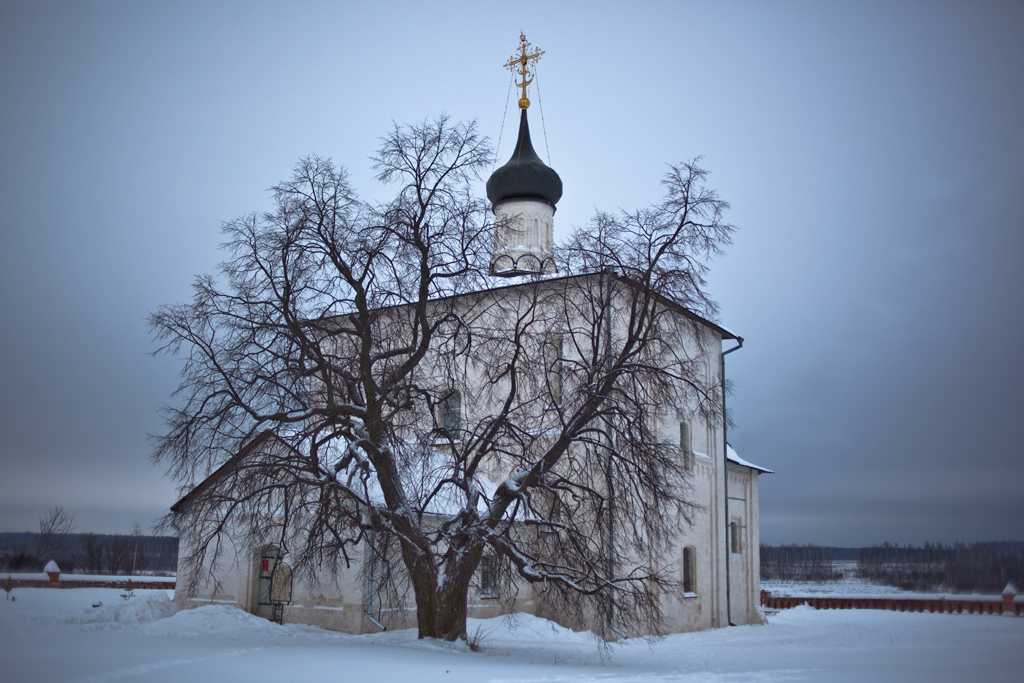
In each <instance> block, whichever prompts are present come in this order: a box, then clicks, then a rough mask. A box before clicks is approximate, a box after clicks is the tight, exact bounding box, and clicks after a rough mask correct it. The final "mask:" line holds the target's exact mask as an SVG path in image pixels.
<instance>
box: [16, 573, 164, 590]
mask: <svg viewBox="0 0 1024 683" xmlns="http://www.w3.org/2000/svg"><path fill="white" fill-rule="evenodd" d="M3 578H4V577H2V576H0V581H2V580H3ZM127 583H128V582H127V580H124V579H120V580H118V581H57V582H51V581H47V580H46V579H12V580H11V584H12V585H13V586H14V587H15V588H120V589H121V590H124V589H125V586H126V584H127ZM174 586H175V582H174V581H133V582H132V588H134V589H135V590H141V589H143V588H152V589H153V590H158V589H162V590H174Z"/></svg>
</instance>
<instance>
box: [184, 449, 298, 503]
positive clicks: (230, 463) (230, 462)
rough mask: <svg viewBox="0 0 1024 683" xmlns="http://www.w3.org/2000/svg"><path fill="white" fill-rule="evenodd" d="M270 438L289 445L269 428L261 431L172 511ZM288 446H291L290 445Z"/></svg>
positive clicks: (192, 498) (235, 467) (215, 480)
mask: <svg viewBox="0 0 1024 683" xmlns="http://www.w3.org/2000/svg"><path fill="white" fill-rule="evenodd" d="M270 439H275V440H277V441H279V442H280V443H282V444H284V445H286V446H287V444H285V443H284V442H283V441H281V440H280V439H278V438H277V435H275V434H274V433H273V432H272V431H270V430H269V429H268V430H266V431H264V432H260V433H259V434H257V435H256V437H255V438H254V439H253V440H252V441H250V442H249V443H247V444H245V445H244V446H242V448H241V449H240V450H239V451H238V452H237V453H235V454H234V455H232V456H231V457H230V458H228V460H227V462H225V463H224V464H223V465H221V466H220V467H218V468H217V469H215V470H214V471H213V472H212V473H211V474H210V476H208V477H206V478H205V479H203V480H202V481H201V482H199V484H197V485H196V487H195V488H193V489H192V490H191V491H189V492H188V493H186V494H185V495H184V496H182V497H181V499H179V500H178V502H176V503H175V504H174V505H172V506H171V512H180V511H181V510H182V509H184V507H185V506H187V505H188V504H189V503H191V502H192V501H193V500H195V499H196V498H197V497H198V496H199V495H200V494H201V493H203V492H205V491H207V490H209V489H210V487H212V486H213V485H214V484H216V483H217V482H218V481H220V480H221V479H223V478H224V477H226V476H227V475H229V474H231V473H232V472H234V471H235V470H237V469H238V466H239V465H240V464H241V462H242V460H244V459H245V458H246V456H248V455H249V454H250V453H252V452H253V451H255V450H256V449H257V448H259V447H260V446H262V445H263V444H265V443H266V442H267V441H269V440H270ZM288 447H289V448H291V447H290V446H288Z"/></svg>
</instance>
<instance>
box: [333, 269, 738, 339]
mask: <svg viewBox="0 0 1024 683" xmlns="http://www.w3.org/2000/svg"><path fill="white" fill-rule="evenodd" d="M601 275H604V276H606V277H607V276H609V275H610V276H611V277H614V278H615V280H616V281H617V282H621V283H623V284H626V285H628V286H630V287H633V288H634V289H638V290H642V289H643V284H642V283H640V282H638V281H637V280H635V279H633V278H631V277H627V276H625V275H619V274H618V273H616V272H608V271H606V272H604V273H602V272H592V273H575V274H572V275H560V276H558V277H550V278H543V279H538V280H530V281H528V282H516V283H512V284H507V285H499V286H497V287H487V288H484V289H477V290H474V291H472V292H465V293H463V294H449V295H447V296H439V297H437V298H436V299H430V301H431V302H439V301H449V300H451V299H458V298H460V297H464V296H478V295H481V294H487V293H489V292H500V291H504V290H508V289H515V288H517V287H527V286H530V285H536V284H549V283H558V282H568V281H569V280H582V279H586V278H592V277H599V276H601ZM495 279H497V278H495ZM653 295H654V297H655V298H656V299H657V300H658V301H659V302H661V303H662V304H663V305H665V306H668V307H670V308H672V309H673V310H674V311H676V312H677V313H680V314H682V315H683V316H685V317H687V318H689V319H690V320H693V321H695V322H698V323H700V324H701V325H704V326H705V327H708V328H710V329H712V330H714V331H715V332H717V333H718V334H720V335H721V336H722V339H733V340H740V339H742V337H740V336H739V335H737V334H735V333H733V332H732V331H731V330H728V329H726V328H724V327H722V326H721V325H719V324H718V323H714V322H711V321H710V320H708V319H707V318H705V317H703V316H701V315H699V314H697V313H694V312H693V311H691V310H690V309H689V308H687V307H686V306H683V305H682V304H681V303H679V302H678V301H673V300H672V299H670V298H668V297H667V296H664V295H662V294H658V293H657V292H655V293H653ZM411 305H413V304H412V303H411V302H410V303H407V304H393V305H390V306H382V307H380V308H376V309H373V310H375V311H386V310H388V309H391V308H395V309H397V308H403V307H406V306H411ZM353 314H354V312H353V313H339V314H337V315H333V316H329V318H344V317H345V316H348V315H353ZM329 318H326V319H329Z"/></svg>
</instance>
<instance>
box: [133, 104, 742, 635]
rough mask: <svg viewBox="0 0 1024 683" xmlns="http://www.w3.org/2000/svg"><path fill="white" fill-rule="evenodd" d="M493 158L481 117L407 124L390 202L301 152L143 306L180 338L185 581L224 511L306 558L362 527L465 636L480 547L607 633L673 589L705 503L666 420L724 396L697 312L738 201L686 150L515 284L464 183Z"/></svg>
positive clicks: (321, 567)
mask: <svg viewBox="0 0 1024 683" xmlns="http://www.w3.org/2000/svg"><path fill="white" fill-rule="evenodd" d="M491 159H492V152H491V149H490V147H489V146H488V143H487V141H486V139H484V138H482V137H481V136H480V135H479V134H478V132H477V130H476V127H475V125H474V124H453V123H452V122H450V121H449V120H447V119H446V118H443V117H442V118H439V119H436V120H432V121H427V122H424V123H422V124H418V125H413V126H396V127H395V128H394V130H392V131H391V132H390V133H389V134H388V135H387V136H386V137H384V138H383V139H382V142H381V146H380V149H379V151H378V152H377V155H376V157H375V158H374V162H375V168H376V170H377V172H378V179H379V180H380V181H382V182H384V183H389V184H391V185H392V186H394V188H395V193H394V199H392V200H391V201H390V202H387V203H383V204H371V203H368V202H364V201H361V200H360V199H358V198H357V196H356V194H355V192H354V190H353V189H352V188H351V187H350V185H349V183H348V179H347V176H346V173H345V171H344V170H343V169H341V168H339V167H337V166H335V165H334V164H333V163H332V162H330V161H329V160H325V159H321V158H316V157H311V158H307V159H304V160H302V161H301V162H300V163H299V164H298V165H297V166H296V168H295V171H294V174H293V176H292V178H291V179H290V180H288V181H286V182H284V183H282V184H280V185H279V186H277V187H275V188H273V200H274V202H273V209H272V210H271V211H269V212H267V213H262V214H252V215H248V216H244V217H242V218H239V219H237V220H235V221H232V222H230V223H228V224H226V225H225V226H224V232H225V234H226V235H227V243H226V246H225V249H226V251H227V254H228V258H227V260H226V261H225V263H223V265H222V266H221V268H220V271H219V273H218V274H217V275H208V276H203V277H200V278H198V280H197V281H196V283H195V293H194V296H193V299H192V301H191V302H190V303H187V304H182V305H175V306H167V307H164V308H162V309H160V310H159V311H158V312H157V313H155V314H154V315H152V317H151V320H150V324H151V326H152V328H153V330H154V331H155V334H156V336H157V338H158V339H159V340H160V342H161V351H163V352H167V353H171V354H177V355H180V356H181V357H183V359H184V368H183V371H182V381H181V385H180V387H179V389H178V391H177V397H178V401H177V403H176V405H175V406H174V407H169V408H167V409H166V415H165V417H166V429H165V431H164V432H163V433H162V434H160V435H159V436H156V437H154V443H155V456H154V457H155V459H156V460H157V461H159V462H161V463H164V464H165V465H167V466H168V467H169V470H170V473H171V475H172V476H173V477H174V478H176V479H177V480H178V481H179V482H180V483H181V484H182V487H183V490H185V491H192V493H191V494H190V495H189V496H188V497H187V498H186V499H184V501H187V504H180V505H179V506H176V522H177V527H178V529H179V533H180V534H181V536H182V548H183V549H185V550H186V552H187V553H188V556H187V558H186V560H187V562H188V563H189V564H188V568H189V572H188V576H187V577H181V579H180V580H191V581H193V582H195V581H198V580H199V575H200V573H201V572H202V571H204V570H205V571H209V568H210V567H211V566H213V565H214V564H215V563H216V561H217V558H218V554H219V553H220V551H221V548H222V545H223V541H224V538H223V536H224V534H225V533H228V532H229V531H230V532H231V533H233V534H235V535H236V536H235V538H236V540H237V538H238V534H241V535H242V537H243V539H244V540H245V541H246V542H248V543H250V544H251V545H252V546H253V547H255V546H258V545H260V544H263V543H266V542H268V541H274V542H276V543H279V544H280V545H281V547H282V548H286V550H287V552H288V553H289V557H290V558H291V562H292V564H293V566H294V568H295V570H296V571H297V572H299V573H300V575H304V576H305V577H306V578H307V579H309V580H314V579H315V577H316V576H322V575H323V573H324V572H332V571H333V572H336V571H339V570H341V569H343V568H345V567H347V566H349V565H350V563H352V562H362V561H363V549H364V548H366V547H367V546H368V545H369V546H370V547H371V550H372V552H375V553H377V554H378V556H379V559H380V560H381V561H384V562H385V563H390V564H388V566H389V568H390V569H389V572H387V574H386V575H387V576H388V578H389V582H390V585H391V587H392V589H395V587H399V588H401V589H404V590H409V591H411V592H412V594H413V595H414V597H415V602H416V608H417V612H416V614H417V619H418V624H419V634H420V637H437V638H445V639H449V640H454V639H457V638H464V637H465V633H466V614H467V595H468V591H469V587H470V584H471V582H472V581H473V577H474V573H475V572H476V570H477V568H478V566H479V565H480V563H481V559H482V558H485V557H486V558H487V559H486V562H487V564H488V570H489V571H491V568H492V567H503V568H504V571H505V575H507V576H509V577H517V578H516V581H519V582H520V583H522V582H523V581H525V582H530V583H533V584H542V585H543V586H544V590H546V591H550V593H549V595H551V596H555V597H557V599H558V600H560V601H561V602H562V605H563V607H562V609H564V610H569V611H570V612H575V613H576V614H577V615H579V616H580V617H581V618H589V619H592V624H591V625H592V626H595V627H596V628H597V629H598V630H599V631H600V630H602V629H604V628H606V627H608V625H611V624H613V623H614V624H617V627H618V628H622V629H626V628H640V627H645V628H647V629H648V630H651V629H654V630H656V629H657V621H658V619H659V616H660V614H659V607H658V605H659V601H658V594H659V592H663V591H672V590H677V589H678V585H677V583H678V582H677V581H676V580H675V579H674V578H673V577H674V576H676V574H674V573H672V572H668V571H666V567H667V566H668V564H669V563H666V562H665V561H664V558H663V552H664V550H665V549H666V548H667V547H669V544H670V543H671V542H672V539H673V538H674V537H677V536H678V533H679V531H680V528H681V526H682V525H685V524H686V523H687V522H688V521H689V520H690V518H691V515H692V513H693V512H694V506H693V505H692V504H691V503H690V502H689V500H688V498H687V492H688V487H687V482H688V479H687V473H686V472H685V470H684V468H683V467H682V466H681V464H680V458H679V452H678V443H677V442H672V441H671V440H669V439H666V438H665V437H664V436H663V435H661V434H660V433H659V432H658V428H657V423H658V419H657V418H658V416H659V415H660V414H662V413H663V412H664V411H665V410H666V408H667V407H671V408H672V410H673V411H676V410H680V411H686V412H688V413H691V414H692V413H699V414H700V417H701V418H702V419H704V420H705V421H707V422H708V423H712V424H714V423H715V421H716V420H720V419H721V403H720V397H718V394H717V393H716V386H717V385H716V384H715V379H714V377H715V375H714V368H709V367H708V363H707V357H706V353H705V352H706V351H707V348H705V347H706V346H707V345H710V344H712V343H714V342H717V340H718V338H717V337H714V335H711V334H708V333H707V327H706V326H704V325H703V324H702V321H700V319H699V318H698V317H696V316H695V315H693V314H697V315H700V316H704V317H708V318H710V317H713V316H714V314H715V312H716V311H715V305H714V303H713V302H712V301H711V300H710V298H709V297H708V296H707V294H706V293H705V280H704V276H705V273H706V270H705V269H706V267H707V266H706V262H707V259H708V257H710V256H712V255H714V254H716V253H718V252H719V250H720V249H721V248H722V246H723V245H725V244H727V243H728V242H729V239H730V233H731V231H732V227H731V226H729V225H728V224H726V223H724V222H723V220H722V211H723V209H724V208H725V207H726V204H725V203H724V202H722V201H721V200H719V199H718V198H717V196H716V195H715V193H714V192H712V191H711V190H708V189H707V188H706V187H705V186H704V181H705V173H704V171H702V170H701V169H700V168H698V167H697V166H695V165H693V164H684V165H681V166H678V167H672V168H671V170H670V172H669V173H668V175H667V176H666V178H665V180H664V185H665V198H664V199H663V200H662V201H661V202H660V203H658V204H655V205H653V206H651V207H649V208H646V209H642V210H639V211H636V212H634V213H622V214H616V215H612V214H599V215H598V216H597V217H596V218H595V219H594V220H593V222H592V224H590V225H588V226H586V227H585V228H582V229H578V230H576V231H575V232H574V233H573V234H572V235H571V236H570V237H569V238H568V240H566V241H565V242H564V243H563V244H562V245H561V246H560V247H559V248H558V250H557V252H556V259H557V261H558V263H559V267H560V270H561V272H562V273H564V274H565V275H563V276H561V277H547V278H543V277H524V278H521V279H519V280H517V281H515V282H514V283H513V284H512V285H510V284H509V281H508V280H501V281H498V280H495V279H492V278H491V277H490V276H489V275H488V267H489V259H490V256H491V247H492V240H493V225H492V222H491V217H490V207H489V205H488V204H486V203H485V202H483V201H481V200H479V199H477V198H475V197H474V196H473V193H472V191H471V186H472V182H473V181H474V179H476V178H477V177H478V175H479V174H480V173H481V172H482V171H483V170H484V169H485V167H486V166H487V165H488V164H489V163H490V161H491ZM682 340H686V341H685V343H684V342H683V341H682ZM715 357H717V356H715ZM215 471H216V475H217V476H209V475H211V473H214V472H215ZM200 481H202V482H203V483H202V484H201V485H200V486H198V487H197V488H195V489H194V490H193V487H194V486H195V484H196V483H197V482H200ZM371 536H372V538H373V539H375V540H374V542H373V543H372V545H371V544H369V543H368V540H369V538H370V537H371ZM498 574H501V572H498ZM402 587H404V588H402Z"/></svg>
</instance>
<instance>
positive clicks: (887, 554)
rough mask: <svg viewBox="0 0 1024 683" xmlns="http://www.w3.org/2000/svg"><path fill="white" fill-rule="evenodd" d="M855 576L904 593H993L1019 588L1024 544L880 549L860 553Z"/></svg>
mask: <svg viewBox="0 0 1024 683" xmlns="http://www.w3.org/2000/svg"><path fill="white" fill-rule="evenodd" d="M857 576H859V577H861V578H863V579H865V580H866V581H870V582H871V583H880V584H884V585H886V586H896V587H897V588H902V589H903V590H911V591H934V590H948V591H953V592H956V593H967V592H974V591H977V592H982V593H998V592H999V591H1001V590H1003V588H1004V587H1005V586H1006V584H1007V583H1009V582H1011V581H1012V582H1013V583H1014V584H1016V585H1017V586H1018V587H1019V588H1024V543H972V544H970V545H967V544H965V543H957V544H955V545H945V544H942V543H925V544H924V546H923V547H916V546H911V545H906V546H900V545H890V544H889V543H883V544H882V545H875V546H872V547H870V548H862V549H861V551H860V558H859V559H858V561H857Z"/></svg>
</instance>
